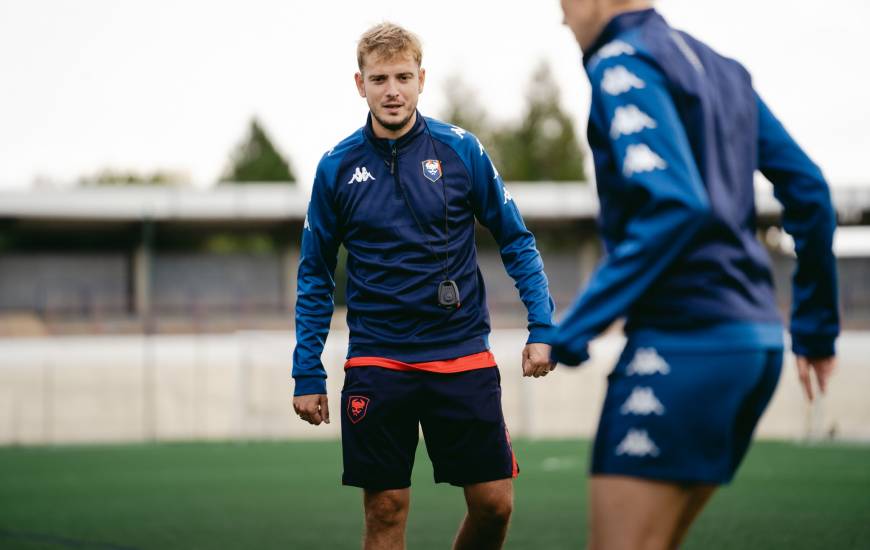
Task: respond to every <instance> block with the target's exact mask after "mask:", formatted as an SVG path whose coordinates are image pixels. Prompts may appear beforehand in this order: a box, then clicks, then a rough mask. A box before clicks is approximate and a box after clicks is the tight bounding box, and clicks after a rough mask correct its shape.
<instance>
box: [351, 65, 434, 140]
mask: <svg viewBox="0 0 870 550" xmlns="http://www.w3.org/2000/svg"><path fill="white" fill-rule="evenodd" d="M355 79H356V87H357V90H358V91H359V95H360V96H361V97H364V98H366V102H367V103H368V105H369V110H370V111H371V112H372V118H373V119H374V120H373V121H372V124H373V126H374V127H375V134H377V135H378V136H379V137H385V138H391V139H395V138H398V137H400V136H402V135H403V134H404V133H405V132H407V131H408V129H409V128H410V127H411V124H412V123H413V120H414V114H415V112H416V109H417V100H418V98H419V97H420V93H421V92H422V91H423V82H424V81H425V79H426V71H425V70H424V69H421V68H420V67H419V66H418V65H417V63H416V62H415V61H414V59H413V57H411V55H410V54H407V55H404V56H402V55H399V56H396V57H393V58H390V59H382V58H377V57H373V56H372V55H369V56H367V57H366V58H364V63H363V67H362V71H361V72H359V73H356V75H355Z"/></svg>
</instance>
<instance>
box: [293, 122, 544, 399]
mask: <svg viewBox="0 0 870 550" xmlns="http://www.w3.org/2000/svg"><path fill="white" fill-rule="evenodd" d="M445 205H446V208H445ZM445 210H446V212H445ZM445 214H446V222H445ZM415 217H416V219H415ZM475 219H477V220H478V221H480V223H481V224H483V225H484V226H486V227H487V228H488V229H489V231H490V232H491V233H492V235H493V236H494V237H495V240H496V241H497V243H498V246H499V248H500V251H501V257H502V261H503V262H504V265H505V268H506V269H507V272H508V274H509V275H510V276H511V277H512V278H513V279H514V281H515V282H516V286H517V288H518V289H519V294H520V298H521V299H522V301H523V303H524V304H525V306H526V308H527V309H528V312H529V313H528V327H529V333H530V334H529V340H528V341H529V342H543V341H544V340H543V336H544V334H546V333H547V332H549V331H550V330H551V329H552V326H553V321H552V317H553V311H554V309H555V306H554V304H553V300H552V298H551V297H550V292H549V289H548V286H547V278H546V276H545V275H544V271H543V268H544V265H543V262H542V261H541V257H540V254H539V253H538V250H537V248H536V246H535V239H534V237H533V236H532V234H531V233H530V232H529V231H528V229H526V226H525V224H524V223H523V220H522V217H521V216H520V212H519V210H518V209H517V206H516V204H515V203H514V201H513V199H512V197H511V195H510V193H509V192H508V190H507V189H506V188H505V186H504V183H503V182H502V180H501V178H500V177H499V174H498V171H497V170H496V168H495V166H494V165H493V164H492V162H491V161H490V159H489V156H488V155H487V154H486V151H485V150H484V148H483V145H481V143H480V141H479V140H478V139H477V138H476V137H475V136H474V135H472V134H471V133H469V132H467V131H465V130H463V129H461V128H458V127H456V126H451V125H449V124H445V123H443V122H440V121H437V120H434V119H431V118H424V117H423V116H422V115H420V114H419V113H417V120H416V122H415V124H414V126H413V127H412V128H411V130H410V131H409V132H408V133H407V134H405V135H404V136H402V137H401V138H399V139H398V140H395V141H392V140H386V139H380V138H378V137H376V136H375V135H374V133H373V131H372V126H371V115H369V120H368V122H367V123H366V125H365V126H364V127H363V128H360V129H359V130H357V131H356V132H354V133H353V134H352V135H350V136H349V137H348V138H346V139H345V140H344V141H342V142H341V143H339V144H338V145H336V146H335V147H334V148H333V149H332V150H331V151H329V152H328V153H326V154H325V155H324V156H323V158H322V159H321V161H320V164H319V165H318V167H317V175H316V177H315V180H314V186H313V189H312V192H311V202H310V203H309V206H308V216H307V217H306V219H305V225H304V228H303V230H302V254H301V259H300V261H299V275H298V290H297V301H296V350H295V351H294V353H293V378H294V379H295V380H296V388H295V391H294V394H295V395H307V394H320V393H326V382H325V379H326V372H325V370H324V368H323V364H322V363H321V359H320V355H321V352H322V351H323V346H324V344H325V342H326V337H327V334H328V333H329V323H330V319H331V317H332V312H333V293H334V291H335V282H334V279H333V276H334V273H335V266H336V257H337V252H338V247H339V245H340V244H343V245H344V246H345V248H346V249H347V253H348V257H347V324H348V328H349V329H350V348H349V351H348V357H349V358H350V357H383V358H389V359H396V360H399V361H403V362H409V363H414V362H425V361H438V360H446V359H454V358H457V357H462V356H465V355H470V354H474V353H479V352H482V351H485V350H487V349H489V344H488V335H489V331H490V326H489V312H488V311H487V308H486V291H485V289H484V285H483V277H482V276H481V273H480V270H479V269H478V266H477V250H476V247H475V244H474V220H475ZM445 225H446V227H445ZM445 230H446V233H445ZM448 237H449V238H448ZM445 272H446V273H445ZM447 278H449V279H452V280H454V281H456V283H457V285H458V287H459V294H460V301H461V307H459V309H456V310H452V311H449V310H445V309H442V308H440V307H439V306H438V301H437V289H438V285H439V283H441V282H442V281H444V280H445V279H447Z"/></svg>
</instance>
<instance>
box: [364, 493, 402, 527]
mask: <svg viewBox="0 0 870 550" xmlns="http://www.w3.org/2000/svg"><path fill="white" fill-rule="evenodd" d="M365 510H366V524H367V525H369V526H371V527H377V528H390V527H396V526H398V525H402V524H403V523H404V521H405V518H406V517H407V515H408V502H407V499H405V498H402V497H401V496H398V495H392V494H389V493H385V494H381V495H378V496H377V497H375V498H372V499H368V500H367V501H366V506H365Z"/></svg>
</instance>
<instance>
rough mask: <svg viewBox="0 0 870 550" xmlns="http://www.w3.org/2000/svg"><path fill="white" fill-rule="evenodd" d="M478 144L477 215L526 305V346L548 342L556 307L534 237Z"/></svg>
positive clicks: (474, 155) (475, 164) (475, 163)
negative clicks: (493, 239)
mask: <svg viewBox="0 0 870 550" xmlns="http://www.w3.org/2000/svg"><path fill="white" fill-rule="evenodd" d="M475 139H476V138H475ZM476 143H477V146H476V147H475V148H474V149H473V151H472V152H471V153H470V155H471V157H472V159H471V167H472V178H471V179H472V181H471V202H472V207H473V208H474V215H475V217H476V218H477V219H478V221H480V223H481V224H483V226H484V227H486V228H487V229H489V231H490V233H492V236H493V237H494V238H495V241H496V243H498V247H499V252H500V253H501V260H502V262H503V263H504V266H505V269H506V270H507V273H508V275H510V277H511V278H512V279H513V280H514V284H515V286H516V287H517V290H519V293H520V299H521V300H522V302H523V304H524V305H525V306H526V310H527V311H528V329H529V338H528V340H527V343H530V344H531V343H548V342H547V338H546V335H547V334H548V333H549V332H550V331H551V330H552V328H553V312H554V311H555V309H556V306H555V303H554V302H553V298H552V297H551V296H550V288H549V286H548V282H547V275H546V274H545V273H544V262H543V260H541V254H540V253H539V252H538V249H537V246H536V245H535V237H534V236H533V235H532V233H531V231H529V230H528V229H527V228H526V224H525V223H524V222H523V218H522V216H521V215H520V211H519V209H518V208H517V205H516V203H514V200H513V197H511V194H510V192H509V191H508V190H507V188H506V187H505V186H504V182H503V181H502V179H501V176H499V174H498V171H497V170H496V168H495V165H494V164H493V163H492V160H491V159H490V158H489V155H488V154H487V153H486V151H485V150H484V148H483V145H482V144H481V143H480V141H479V140H478V141H477V142H476Z"/></svg>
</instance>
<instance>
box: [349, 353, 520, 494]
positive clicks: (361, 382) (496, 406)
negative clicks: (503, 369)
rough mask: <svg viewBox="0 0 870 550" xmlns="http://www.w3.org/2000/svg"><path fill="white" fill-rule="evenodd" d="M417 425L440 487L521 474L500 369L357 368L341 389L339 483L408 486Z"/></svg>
mask: <svg viewBox="0 0 870 550" xmlns="http://www.w3.org/2000/svg"><path fill="white" fill-rule="evenodd" d="M420 427H422V429H423V437H424V439H425V442H426V451H427V452H428V454H429V458H430V459H431V460H432V466H433V469H434V474H435V482H436V483H442V482H446V483H450V484H452V485H457V486H465V485H470V484H473V483H482V482H485V481H493V480H497V479H507V478H511V477H516V475H517V473H518V472H519V468H518V467H517V463H516V460H515V458H514V454H513V450H512V449H511V444H510V437H509V435H508V432H507V428H506V426H505V421H504V415H503V414H502V409H501V377H500V375H499V372H498V368H496V367H491V368H483V369H477V370H471V371H466V372H459V373H454V374H441V373H432V372H424V371H412V372H407V371H398V370H391V369H386V368H382V367H352V368H349V369H347V370H346V371H345V379H344V388H343V389H342V391H341V440H342V455H343V458H344V474H343V475H342V483H343V484H345V485H352V486H355V487H362V488H364V489H371V490H386V489H404V488H406V487H410V485H411V470H412V469H413V467H414V455H415V452H416V449H417V440H418V437H419V433H420Z"/></svg>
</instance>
